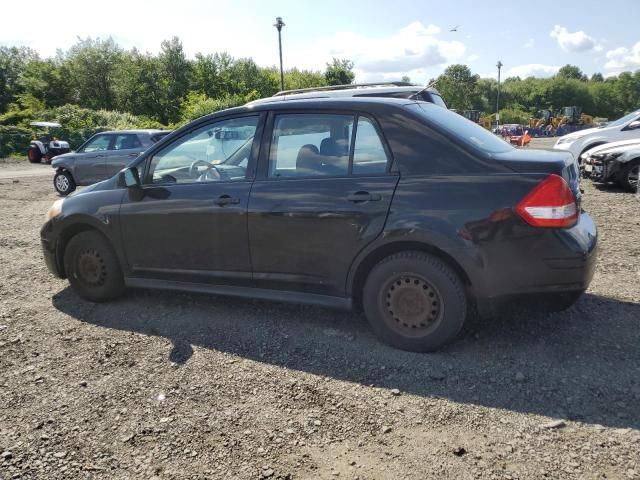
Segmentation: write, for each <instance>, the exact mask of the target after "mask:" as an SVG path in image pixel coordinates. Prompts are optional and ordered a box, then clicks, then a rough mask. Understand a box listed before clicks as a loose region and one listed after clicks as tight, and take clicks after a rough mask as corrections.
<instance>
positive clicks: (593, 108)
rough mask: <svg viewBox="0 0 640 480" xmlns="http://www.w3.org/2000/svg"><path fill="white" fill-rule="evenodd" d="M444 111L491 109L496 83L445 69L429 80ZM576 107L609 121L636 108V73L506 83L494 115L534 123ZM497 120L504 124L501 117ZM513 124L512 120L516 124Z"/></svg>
mask: <svg viewBox="0 0 640 480" xmlns="http://www.w3.org/2000/svg"><path fill="white" fill-rule="evenodd" d="M432 83H433V84H434V85H435V86H436V87H437V88H438V90H439V91H440V93H441V94H442V96H443V98H444V99H445V100H446V102H447V104H448V106H449V107H450V108H455V109H457V110H458V111H463V110H471V109H472V110H480V111H481V112H485V113H493V112H495V109H496V99H497V96H498V82H497V81H496V80H495V79H493V78H480V76H479V75H476V74H473V73H472V72H471V70H470V69H469V67H467V66H466V65H451V66H449V67H447V68H446V70H445V71H444V73H443V74H442V75H440V76H439V77H437V78H435V79H433V80H432ZM569 106H578V107H581V108H582V111H583V112H584V113H587V114H590V115H593V116H597V117H603V118H608V119H610V120H611V119H615V118H618V117H621V116H622V115H624V114H626V113H628V112H630V111H633V110H637V109H638V108H640V70H638V71H636V72H635V73H632V72H624V73H621V74H619V75H618V76H617V77H609V78H604V77H603V75H602V74H601V73H594V74H593V75H591V77H587V75H585V74H584V73H583V72H582V71H581V70H580V68H579V67H577V66H575V65H565V66H564V67H562V68H560V70H559V71H558V73H557V74H555V75H554V76H552V77H550V78H536V77H528V78H524V79H523V78H520V77H509V78H507V79H505V80H504V81H503V82H502V83H501V85H500V109H501V113H502V109H505V110H507V113H509V114H510V115H511V116H515V117H522V120H521V121H524V120H525V119H526V118H531V117H536V116H537V115H538V114H539V111H540V110H543V109H551V110H552V111H556V110H558V109H560V108H562V107H569ZM501 120H504V118H503V116H501ZM516 121H518V120H516Z"/></svg>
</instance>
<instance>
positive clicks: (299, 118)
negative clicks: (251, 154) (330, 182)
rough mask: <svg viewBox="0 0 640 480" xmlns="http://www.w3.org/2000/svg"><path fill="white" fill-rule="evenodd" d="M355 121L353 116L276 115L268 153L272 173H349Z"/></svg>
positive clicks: (333, 174) (315, 175)
mask: <svg viewBox="0 0 640 480" xmlns="http://www.w3.org/2000/svg"><path fill="white" fill-rule="evenodd" d="M353 123H354V117H353V115H335V114H323V113H313V114H306V113H304V114H282V115H277V116H276V117H275V121H274V125H273V136H272V139H271V150H270V152H269V176H270V177H323V176H343V175H347V174H348V172H349V157H350V153H351V152H350V148H351V135H352V134H353Z"/></svg>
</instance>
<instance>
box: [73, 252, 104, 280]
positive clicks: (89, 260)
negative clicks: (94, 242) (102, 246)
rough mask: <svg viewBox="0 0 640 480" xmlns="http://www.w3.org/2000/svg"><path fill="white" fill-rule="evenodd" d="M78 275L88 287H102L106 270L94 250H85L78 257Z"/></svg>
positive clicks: (102, 261)
mask: <svg viewBox="0 0 640 480" xmlns="http://www.w3.org/2000/svg"><path fill="white" fill-rule="evenodd" d="M78 275H79V277H80V279H81V280H82V281H83V282H85V283H87V284H88V285H102V284H103V283H104V279H105V278H106V276H107V268H106V265H105V264H104V260H103V259H102V257H101V256H100V254H99V253H98V252H97V251H95V250H85V251H84V252H82V253H81V254H80V256H79V257H78Z"/></svg>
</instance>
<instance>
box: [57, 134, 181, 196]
mask: <svg viewBox="0 0 640 480" xmlns="http://www.w3.org/2000/svg"><path fill="white" fill-rule="evenodd" d="M169 133H171V132H170V131H167V130H118V131H110V132H101V133H97V134H95V135H94V136H93V137H91V138H90V139H89V140H87V141H86V142H85V143H83V144H82V145H81V146H80V148H78V150H76V151H75V152H71V153H65V154H63V155H58V156H57V157H54V159H53V160H52V162H51V166H52V167H53V168H55V169H56V174H55V176H54V177H53V186H54V188H55V189H56V191H57V192H58V193H59V194H60V195H63V196H65V195H69V194H70V193H71V192H73V191H74V190H75V189H76V186H78V185H91V184H92V183H96V182H99V181H101V180H105V179H107V178H110V177H112V176H114V175H115V174H116V173H118V172H119V171H120V170H122V169H123V168H124V167H126V166H127V165H128V164H129V163H130V162H131V161H132V160H133V159H135V158H136V157H137V156H138V155H140V154H141V153H142V152H144V151H145V150H146V149H147V148H149V147H150V146H151V145H153V144H154V143H155V142H157V141H158V140H160V139H161V138H162V137H164V136H165V135H168V134H169Z"/></svg>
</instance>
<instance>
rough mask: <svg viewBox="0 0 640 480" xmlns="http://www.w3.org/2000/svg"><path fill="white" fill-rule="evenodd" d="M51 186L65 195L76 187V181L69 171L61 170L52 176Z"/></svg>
mask: <svg viewBox="0 0 640 480" xmlns="http://www.w3.org/2000/svg"><path fill="white" fill-rule="evenodd" d="M53 187H54V188H55V189H56V192H58V193H59V194H60V195H62V196H66V195H69V194H70V193H71V192H73V191H74V190H75V189H76V182H75V181H74V180H73V177H72V176H71V174H70V173H69V172H66V171H64V170H62V171H60V172H57V173H56V174H55V176H54V177H53Z"/></svg>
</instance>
